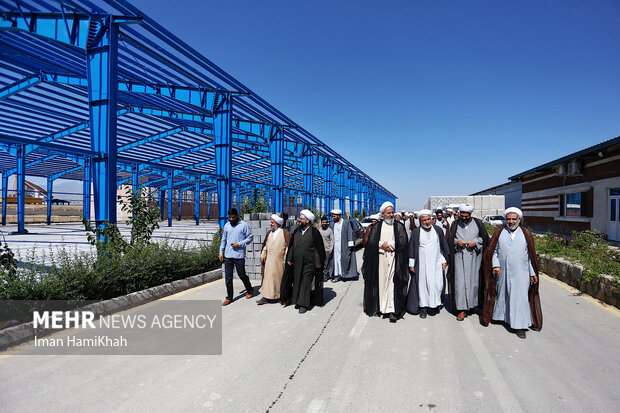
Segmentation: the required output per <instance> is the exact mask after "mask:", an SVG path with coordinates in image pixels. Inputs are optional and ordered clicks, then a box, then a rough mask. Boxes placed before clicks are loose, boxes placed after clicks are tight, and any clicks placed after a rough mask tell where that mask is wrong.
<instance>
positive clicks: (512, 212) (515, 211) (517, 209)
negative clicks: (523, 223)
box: [504, 207, 523, 218]
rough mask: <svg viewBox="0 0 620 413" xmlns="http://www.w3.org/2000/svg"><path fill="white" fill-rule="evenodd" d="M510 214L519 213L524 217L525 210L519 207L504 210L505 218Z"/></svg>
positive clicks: (520, 216)
mask: <svg viewBox="0 0 620 413" xmlns="http://www.w3.org/2000/svg"><path fill="white" fill-rule="evenodd" d="M508 214H517V215H519V218H523V211H521V210H520V209H519V208H515V207H510V208H506V210H505V211H504V218H506V215H508Z"/></svg>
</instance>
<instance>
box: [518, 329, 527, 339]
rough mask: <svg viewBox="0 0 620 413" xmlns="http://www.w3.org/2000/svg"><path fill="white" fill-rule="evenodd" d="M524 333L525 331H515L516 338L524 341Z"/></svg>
mask: <svg viewBox="0 0 620 413" xmlns="http://www.w3.org/2000/svg"><path fill="white" fill-rule="evenodd" d="M525 331H526V330H517V337H519V338H522V339H525Z"/></svg>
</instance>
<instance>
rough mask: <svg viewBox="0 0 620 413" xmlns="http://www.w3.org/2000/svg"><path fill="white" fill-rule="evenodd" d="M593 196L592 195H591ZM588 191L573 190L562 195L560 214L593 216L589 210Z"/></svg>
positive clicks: (566, 215)
mask: <svg viewBox="0 0 620 413" xmlns="http://www.w3.org/2000/svg"><path fill="white" fill-rule="evenodd" d="M590 196H591V195H590ZM587 198H588V192H573V193H571V194H561V195H560V216H563V217H587V216H591V215H589V214H588V211H587V206H588V203H587Z"/></svg>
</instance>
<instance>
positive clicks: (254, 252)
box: [222, 213, 295, 280]
mask: <svg viewBox="0 0 620 413" xmlns="http://www.w3.org/2000/svg"><path fill="white" fill-rule="evenodd" d="M270 217H271V213H252V214H244V215H243V220H244V221H245V222H246V223H247V224H248V225H249V226H250V230H251V231H252V235H253V236H254V237H253V239H252V242H251V243H250V244H249V245H248V246H247V247H246V250H245V272H246V274H247V275H248V277H250V280H260V279H261V272H260V270H261V265H260V253H261V250H262V248H263V241H265V237H266V236H267V231H269V229H270V228H271V218H270ZM283 227H284V228H286V229H288V230H289V231H291V232H292V230H293V229H294V227H295V220H294V219H293V218H289V220H288V221H286V222H285V223H284V225H283ZM233 273H234V274H235V278H238V276H237V272H236V271H233ZM222 274H224V266H223V265H222Z"/></svg>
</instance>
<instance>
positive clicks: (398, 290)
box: [362, 221, 409, 316]
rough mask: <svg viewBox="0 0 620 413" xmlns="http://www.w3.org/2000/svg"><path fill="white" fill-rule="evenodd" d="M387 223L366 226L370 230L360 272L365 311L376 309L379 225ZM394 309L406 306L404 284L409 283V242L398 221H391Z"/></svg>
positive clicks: (377, 300)
mask: <svg viewBox="0 0 620 413" xmlns="http://www.w3.org/2000/svg"><path fill="white" fill-rule="evenodd" d="M384 225H387V224H385V223H384V222H383V221H379V222H377V223H376V224H374V225H371V226H370V227H368V229H367V230H369V231H370V234H369V235H368V241H367V244H366V248H365V250H364V264H363V265H362V275H363V277H364V313H366V314H367V315H369V316H373V315H375V314H377V313H378V312H379V309H380V307H379V294H380V291H379V277H383V276H384V274H380V273H379V267H380V266H379V240H380V238H381V228H382V227H383V226H384ZM392 226H393V228H394V247H395V248H394V249H395V254H394V277H393V281H392V282H393V283H394V300H393V305H394V312H395V313H396V314H402V313H404V312H405V310H406V309H407V286H408V284H409V268H408V265H409V251H408V250H409V242H408V239H407V231H406V230H405V226H404V225H403V224H402V223H400V222H396V221H395V222H394V224H393V225H392Z"/></svg>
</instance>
